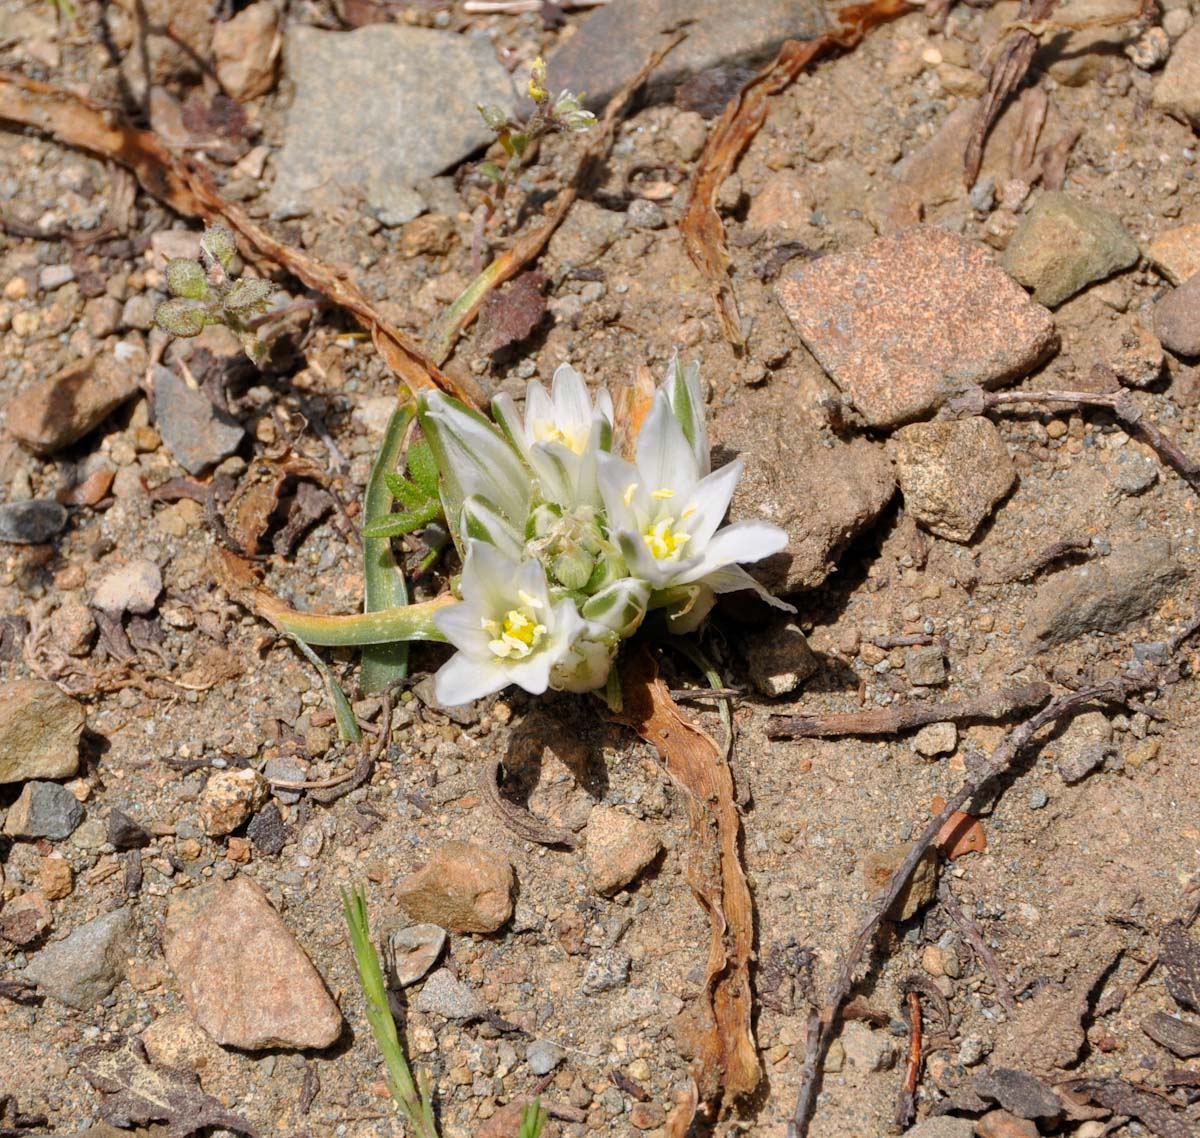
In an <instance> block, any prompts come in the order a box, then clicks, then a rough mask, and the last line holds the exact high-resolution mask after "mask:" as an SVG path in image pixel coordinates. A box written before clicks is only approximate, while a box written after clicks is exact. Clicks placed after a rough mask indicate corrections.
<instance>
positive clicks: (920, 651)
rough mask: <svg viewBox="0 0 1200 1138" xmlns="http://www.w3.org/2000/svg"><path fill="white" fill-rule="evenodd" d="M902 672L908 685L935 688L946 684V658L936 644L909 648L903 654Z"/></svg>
mask: <svg viewBox="0 0 1200 1138" xmlns="http://www.w3.org/2000/svg"><path fill="white" fill-rule="evenodd" d="M904 672H905V675H907V676H908V682H909V683H910V684H916V685H918V686H920V687H937V686H938V685H939V684H944V683H945V682H946V657H945V656H944V655H943V654H942V650H941V648H939V647H938V646H937V645H936V644H930V645H928V646H925V647H921V648H910V649H909V650H908V651H907V652H906V653H905V654H904Z"/></svg>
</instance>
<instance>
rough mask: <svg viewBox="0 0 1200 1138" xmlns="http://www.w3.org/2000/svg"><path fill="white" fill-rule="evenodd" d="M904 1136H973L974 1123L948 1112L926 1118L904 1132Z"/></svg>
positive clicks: (947, 1137) (936, 1137)
mask: <svg viewBox="0 0 1200 1138" xmlns="http://www.w3.org/2000/svg"><path fill="white" fill-rule="evenodd" d="M904 1138H975V1123H974V1122H972V1121H971V1119H969V1118H952V1117H951V1116H950V1115H948V1114H943V1115H940V1116H939V1117H937V1118H927V1119H925V1121H924V1122H918V1123H917V1124H916V1126H914V1127H913V1128H912V1129H911V1130H906V1131H905V1132H904Z"/></svg>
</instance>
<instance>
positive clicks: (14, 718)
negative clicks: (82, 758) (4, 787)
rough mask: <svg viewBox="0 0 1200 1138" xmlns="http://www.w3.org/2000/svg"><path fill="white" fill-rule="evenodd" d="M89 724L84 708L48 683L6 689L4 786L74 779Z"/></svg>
mask: <svg viewBox="0 0 1200 1138" xmlns="http://www.w3.org/2000/svg"><path fill="white" fill-rule="evenodd" d="M84 722H85V720H84V713H83V707H82V706H81V705H80V704H78V703H77V702H76V701H75V700H73V699H71V697H70V696H67V695H64V694H63V693H62V692H61V691H59V689H58V688H56V687H55V686H54V685H53V684H51V683H47V682H46V681H45V680H10V681H9V682H8V683H6V684H4V685H3V686H0V783H6V782H25V781H26V780H28V779H39V778H46V779H49V778H71V777H72V776H73V775H75V774H76V773H77V772H78V770H79V737H80V735H81V734H82V733H83V725H84Z"/></svg>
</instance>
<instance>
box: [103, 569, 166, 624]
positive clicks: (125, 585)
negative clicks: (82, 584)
mask: <svg viewBox="0 0 1200 1138" xmlns="http://www.w3.org/2000/svg"><path fill="white" fill-rule="evenodd" d="M162 587H163V583H162V573H161V572H160V571H159V568H158V566H157V565H155V564H154V562H153V561H149V560H147V559H146V558H145V557H139V558H136V559H135V560H133V561H128V562H126V563H125V564H124V565H118V566H116V567H115V568H113V569H109V570H106V571H105V573H104V574H103V575H102V576H101V577H100V579H99V580H98V581H97V582H96V584H95V586H94V587H93V588H92V604H93V605H95V606H96V608H98V609H99V610H100V611H101V612H106V613H108V614H109V615H110V616H121V615H123V614H124V613H127V612H131V613H137V614H139V615H142V616H144V615H146V614H147V613H152V612H153V611H154V606H155V605H156V604H157V603H158V598H159V596H160V594H161V593H162Z"/></svg>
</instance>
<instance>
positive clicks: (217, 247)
mask: <svg viewBox="0 0 1200 1138" xmlns="http://www.w3.org/2000/svg"><path fill="white" fill-rule="evenodd" d="M200 253H201V256H204V257H207V258H208V259H209V260H211V261H213V262H215V263H216V264H218V265H220V266H221V268H223V269H228V268H229V266H230V264H231V263H232V262H233V258H234V257H235V256H236V255H237V243H236V242H235V241H234V239H233V234H232V233H230V232H229V230H228V229H226V228H225V226H223V225H211V226H209V227H208V229H206V230H205V231H204V236H203V237H201V238H200Z"/></svg>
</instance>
